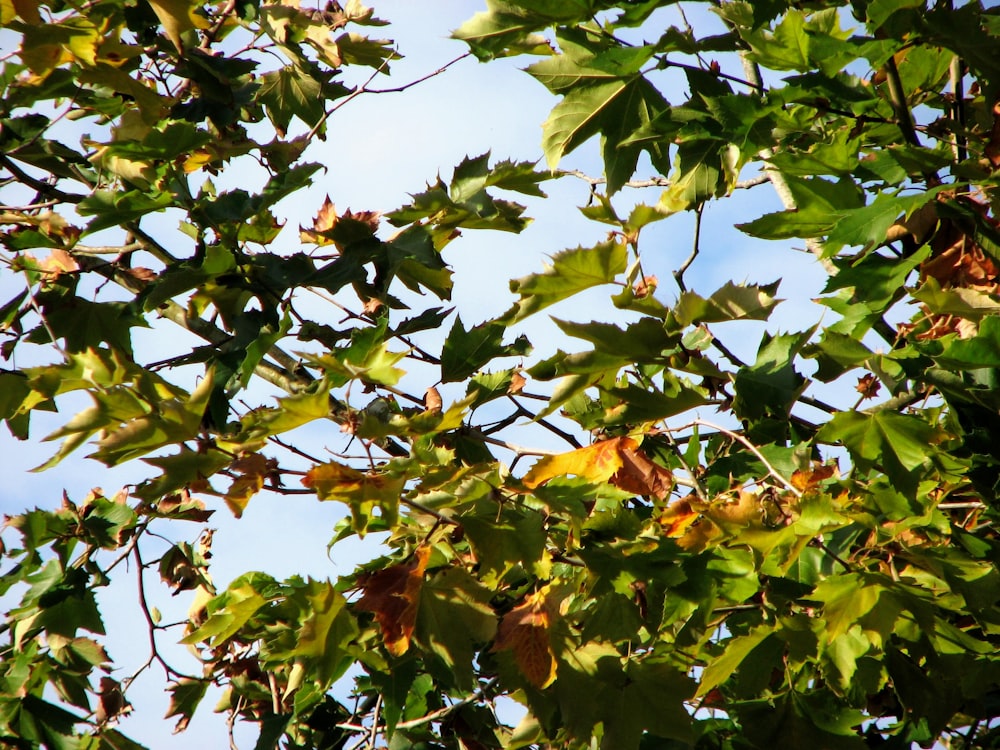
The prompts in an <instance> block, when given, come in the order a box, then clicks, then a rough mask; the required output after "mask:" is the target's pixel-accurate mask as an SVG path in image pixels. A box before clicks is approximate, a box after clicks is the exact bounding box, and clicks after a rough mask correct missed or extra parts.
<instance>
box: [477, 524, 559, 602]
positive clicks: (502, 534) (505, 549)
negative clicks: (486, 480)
mask: <svg viewBox="0 0 1000 750" xmlns="http://www.w3.org/2000/svg"><path fill="white" fill-rule="evenodd" d="M543 523H544V519H543V517H542V516H541V515H540V514H538V513H533V512H525V513H523V514H514V513H505V514H503V515H502V516H501V517H499V518H497V517H490V518H481V517H479V516H465V517H463V519H462V525H463V527H464V528H465V533H466V534H467V535H468V537H469V542H470V543H471V545H472V548H473V550H475V552H476V558H477V559H478V560H479V564H480V566H481V567H482V573H481V577H482V580H483V582H484V583H485V584H486V585H488V586H493V585H496V584H498V583H499V582H500V581H501V579H503V577H504V576H505V575H506V574H507V573H508V572H509V571H510V570H512V569H513V568H514V567H515V566H516V565H523V566H524V567H525V568H526V569H528V570H532V571H536V572H537V573H538V574H543V573H544V572H545V567H546V565H547V556H546V555H545V531H544V528H543Z"/></svg>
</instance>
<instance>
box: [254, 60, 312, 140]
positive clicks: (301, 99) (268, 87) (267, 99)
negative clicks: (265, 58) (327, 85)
mask: <svg viewBox="0 0 1000 750" xmlns="http://www.w3.org/2000/svg"><path fill="white" fill-rule="evenodd" d="M257 98H258V99H259V100H260V101H261V102H262V103H263V104H264V106H265V107H266V108H267V116H268V118H269V119H270V120H271V122H272V123H274V127H275V128H277V129H278V131H279V132H280V133H284V132H286V131H287V130H288V125H289V123H290V122H291V121H292V117H298V118H299V119H300V120H302V121H303V122H304V123H305V124H306V125H309V126H310V127H313V126H315V125H316V124H317V123H318V122H319V121H320V118H322V117H323V113H324V109H323V102H324V97H323V86H322V85H321V84H320V82H319V81H317V80H316V79H315V78H314V77H313V76H312V75H310V73H309V72H308V71H306V70H303V69H302V68H301V67H299V66H297V65H289V66H286V67H284V68H278V69H277V70H272V71H270V72H268V73H265V74H264V75H262V76H261V77H260V89H259V90H258V92H257Z"/></svg>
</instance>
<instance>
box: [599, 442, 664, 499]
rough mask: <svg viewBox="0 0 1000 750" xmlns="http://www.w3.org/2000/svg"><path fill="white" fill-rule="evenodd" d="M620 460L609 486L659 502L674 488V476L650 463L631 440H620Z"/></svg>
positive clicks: (657, 465)
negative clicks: (648, 496) (620, 464)
mask: <svg viewBox="0 0 1000 750" xmlns="http://www.w3.org/2000/svg"><path fill="white" fill-rule="evenodd" d="M621 458H622V467H621V468H620V469H619V470H618V471H617V472H615V474H614V475H613V476H612V477H611V484H613V485H615V487H618V488H619V489H623V490H625V491H626V492H632V493H634V494H636V495H651V496H653V497H656V498H658V499H660V500H663V499H665V498H666V497H667V496H668V495H669V494H670V491H671V490H672V489H673V487H674V475H673V474H671V473H670V471H668V470H667V469H664V468H663V467H662V466H660V465H659V464H657V463H654V462H653V461H651V460H650V459H649V457H648V456H646V454H645V453H643V452H642V451H641V450H640V449H639V445H638V443H636V442H635V441H634V440H632V439H631V438H625V439H624V440H622V443H621Z"/></svg>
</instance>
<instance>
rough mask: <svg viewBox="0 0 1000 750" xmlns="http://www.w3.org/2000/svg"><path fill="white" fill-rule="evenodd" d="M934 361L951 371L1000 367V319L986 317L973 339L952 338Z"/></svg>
mask: <svg viewBox="0 0 1000 750" xmlns="http://www.w3.org/2000/svg"><path fill="white" fill-rule="evenodd" d="M934 361H935V362H937V363H938V364H939V365H941V366H942V367H945V368H948V369H951V370H977V369H982V368H984V367H1000V317H996V316H993V315H991V316H987V317H984V318H983V319H982V321H981V322H980V324H979V330H978V331H977V332H976V335H975V336H973V337H972V338H964V339H962V338H952V339H951V340H949V341H948V342H947V343H946V344H945V346H944V351H942V352H941V353H940V354H938V355H936V356H935V357H934Z"/></svg>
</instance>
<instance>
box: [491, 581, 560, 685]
mask: <svg viewBox="0 0 1000 750" xmlns="http://www.w3.org/2000/svg"><path fill="white" fill-rule="evenodd" d="M548 592H549V587H548V586H546V587H544V588H542V589H541V590H539V591H538V592H536V593H534V594H531V595H529V596H528V597H527V598H525V600H524V602H522V603H521V604H519V605H518V606H516V607H514V609H512V610H511V611H510V612H508V613H507V614H506V615H504V616H503V619H501V620H500V625H499V627H498V628H497V638H496V641H495V642H494V643H493V649H492V650H493V651H503V650H505V649H510V650H511V651H513V652H514V661H515V662H517V667H518V669H520V670H521V674H522V675H524V678H525V679H526V680H527V681H528V682H530V683H531V684H532V685H534V686H535V687H537V688H544V687H546V686H548V685H550V684H551V683H552V681H553V680H554V679H555V678H556V657H555V654H553V652H552V644H551V642H550V640H549V627H550V625H551V622H552V619H551V618H552V612H551V607H550V605H549V603H548V602H547V601H546V598H547V594H548Z"/></svg>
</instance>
